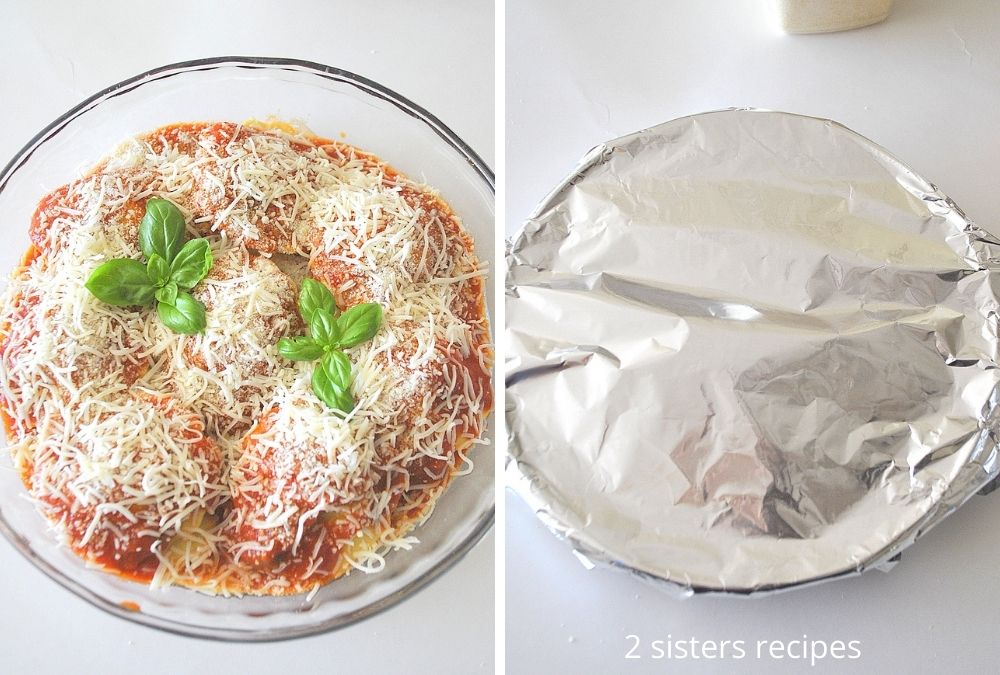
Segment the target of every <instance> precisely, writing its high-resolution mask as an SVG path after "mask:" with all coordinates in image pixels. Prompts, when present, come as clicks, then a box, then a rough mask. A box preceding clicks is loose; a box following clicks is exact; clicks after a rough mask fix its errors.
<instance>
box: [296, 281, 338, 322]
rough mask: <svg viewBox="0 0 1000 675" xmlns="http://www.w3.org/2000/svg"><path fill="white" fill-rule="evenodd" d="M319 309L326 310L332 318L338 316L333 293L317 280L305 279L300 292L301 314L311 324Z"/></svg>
mask: <svg viewBox="0 0 1000 675" xmlns="http://www.w3.org/2000/svg"><path fill="white" fill-rule="evenodd" d="M317 309H325V310H326V311H328V312H330V315H331V316H337V303H336V302H334V300H333V293H331V292H330V289H328V288H327V287H326V286H324V285H323V284H321V283H320V282H318V281H316V280H315V279H309V278H306V279H303V280H302V288H301V289H300V290H299V314H301V315H302V319H303V320H304V321H305V322H306V323H307V324H311V323H312V315H313V312H315V311H316V310H317Z"/></svg>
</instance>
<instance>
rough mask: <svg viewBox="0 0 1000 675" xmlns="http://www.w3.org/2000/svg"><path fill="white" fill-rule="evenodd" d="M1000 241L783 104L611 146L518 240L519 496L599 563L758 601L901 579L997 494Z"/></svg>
mask: <svg viewBox="0 0 1000 675" xmlns="http://www.w3.org/2000/svg"><path fill="white" fill-rule="evenodd" d="M998 265H1000V240H998V239H996V238H995V237H993V236H992V235H990V234H988V233H987V232H985V231H983V230H982V229H980V228H979V227H977V226H976V225H975V224H973V223H972V222H971V221H970V220H969V219H968V218H967V217H966V216H965V214H964V213H962V211H961V210H960V209H959V208H958V207H957V206H956V205H955V204H954V203H953V202H952V201H951V200H950V199H948V197H946V196H945V195H944V194H942V193H941V192H940V191H939V190H938V189H937V188H936V187H935V186H934V185H933V184H931V183H930V182H929V181H927V180H925V179H924V178H922V177H920V176H919V175H917V174H916V173H915V172H913V171H912V170H911V169H909V168H908V167H906V166H905V165H904V164H902V163H901V162H900V161H899V160H897V159H895V158H894V157H892V156H891V155H889V154H888V153H887V152H886V151H885V150H884V149H882V148H881V147H879V146H877V145H875V144H874V143H872V142H871V141H869V140H867V139H865V138H863V137H861V136H859V135H858V134H856V133H854V132H852V131H850V130H848V129H846V128H844V127H843V126H841V125H839V124H836V123H834V122H831V121H829V120H822V119H816V118H810V117H803V116H798V115H791V114H786V113H777V112H764V111H753V110H727V111H720V112H714V113H707V114H703V115H695V116H692V117H686V118H683V119H679V120H675V121H672V122H668V123H666V124H663V125H661V126H657V127H654V128H652V129H649V130H646V131H642V132H639V133H636V134H632V135H630V136H625V137H623V138H619V139H617V140H614V141H610V142H608V143H605V144H604V145H601V146H599V147H597V148H594V149H593V150H592V151H591V152H590V153H588V154H587V155H586V156H585V157H584V159H583V160H582V163H581V164H580V166H579V167H578V169H577V170H576V171H575V172H574V173H573V174H572V175H571V176H570V177H569V178H567V179H566V180H565V181H564V182H563V184H562V185H560V186H559V187H558V188H557V189H556V190H555V191H554V192H552V193H551V194H550V195H549V196H548V197H547V198H546V199H545V201H544V202H543V203H542V204H541V205H540V206H539V207H538V208H537V209H536V211H535V212H534V214H533V215H532V216H531V217H530V218H529V220H528V221H527V223H526V224H525V225H524V227H523V229H522V231H521V232H520V233H519V234H518V235H517V236H516V237H515V238H514V239H513V240H512V241H511V242H510V243H509V244H508V257H507V267H508V273H507V345H508V355H509V356H508V361H507V394H508V399H507V428H508V435H509V453H510V456H509V460H508V467H507V471H508V478H509V483H510V484H511V485H512V486H513V487H514V489H515V490H516V491H517V492H518V493H519V494H520V495H521V496H522V497H523V498H524V499H525V500H526V501H527V502H528V503H529V504H530V506H531V507H532V508H533V509H534V510H535V512H536V513H537V514H538V516H539V517H540V518H541V519H542V520H543V521H544V522H545V523H546V524H547V525H548V526H549V528H550V529H552V530H553V531H554V532H556V533H557V534H558V535H560V536H562V537H564V538H565V539H566V540H568V541H569V542H570V543H571V544H572V546H573V548H574V550H575V551H576V553H577V554H578V557H580V558H581V559H582V560H583V561H584V562H585V563H587V564H606V565H612V566H616V567H622V568H625V569H628V570H630V571H632V572H634V573H636V574H639V575H641V576H643V577H646V578H650V579H654V580H662V581H663V582H666V583H667V584H668V585H670V586H671V587H673V588H675V589H679V590H681V591H682V592H686V593H693V592H730V593H740V594H747V593H760V592H765V591H773V590H777V589H783V588H789V587H793V586H797V585H802V584H806V583H811V582H816V581H820V580H824V579H830V578H834V577H838V576H842V575H846V574H853V573H858V572H861V571H864V570H866V569H868V568H871V567H885V566H886V564H887V563H889V562H890V561H892V560H893V559H894V557H895V556H897V554H898V553H899V551H900V550H902V549H903V548H904V547H906V546H907V545H909V544H910V543H912V542H913V541H914V540H915V539H916V538H917V537H919V536H920V535H921V534H922V533H924V532H926V531H927V530H928V529H929V528H930V527H932V526H933V525H935V524H936V523H938V522H939V521H941V520H942V519H943V518H944V517H945V516H946V515H948V514H949V513H950V512H952V511H953V510H954V509H955V508H956V507H958V506H959V505H961V504H962V503H963V502H964V501H965V500H966V499H968V498H969V497H970V496H972V495H973V494H975V493H976V492H977V491H979V490H981V489H982V488H983V487H984V486H985V485H987V484H988V483H989V482H990V481H991V480H992V479H993V478H995V477H996V476H997V473H998V469H1000V467H998V461H997V459H998V458H997V428H998V420H1000V411H998V406H997V403H998V387H997V384H998V380H1000V375H998V373H1000V371H998V370H997V360H998V291H1000V281H998V276H997V270H998Z"/></svg>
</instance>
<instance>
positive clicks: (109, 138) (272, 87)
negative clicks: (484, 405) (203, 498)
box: [0, 57, 495, 641]
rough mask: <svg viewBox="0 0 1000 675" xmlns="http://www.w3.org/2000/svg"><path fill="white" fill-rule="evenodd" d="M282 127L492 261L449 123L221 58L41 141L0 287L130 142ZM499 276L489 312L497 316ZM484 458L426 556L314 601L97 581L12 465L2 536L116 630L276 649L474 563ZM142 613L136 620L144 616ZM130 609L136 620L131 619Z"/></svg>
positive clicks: (14, 210)
mask: <svg viewBox="0 0 1000 675" xmlns="http://www.w3.org/2000/svg"><path fill="white" fill-rule="evenodd" d="M271 115H273V116H276V117H279V118H281V119H284V120H292V121H300V122H303V123H305V124H306V125H307V126H308V128H309V129H311V130H312V131H313V132H314V133H316V134H318V135H320V136H325V137H328V138H338V139H343V140H345V141H346V142H348V143H352V144H354V145H356V146H358V147H360V148H363V149H365V150H368V151H371V152H374V153H375V154H376V155H378V156H379V157H381V158H382V159H383V160H385V161H386V162H388V163H389V164H391V165H393V166H394V167H396V168H397V169H399V170H401V171H402V172H404V173H406V174H407V175H409V176H411V177H413V178H415V179H418V180H422V181H425V182H426V183H428V184H429V185H432V186H434V187H435V188H437V189H438V190H440V192H441V194H442V196H443V197H444V198H445V200H446V201H448V202H449V203H450V204H451V205H452V207H453V208H454V210H455V211H456V212H457V213H458V215H459V216H461V218H462V219H463V221H464V223H465V226H466V228H467V230H468V231H469V233H470V234H471V235H472V236H473V238H474V239H475V242H476V252H477V254H478V255H479V257H480V259H482V260H483V261H485V262H487V263H491V262H492V260H493V242H494V237H493V221H494V195H493V180H494V179H493V173H492V171H491V170H490V169H489V167H487V166H486V164H485V163H484V162H483V160H482V159H480V158H479V156H478V155H476V153H475V152H474V151H473V150H472V149H471V148H470V147H469V146H468V145H466V144H465V143H464V142H463V141H462V140H461V139H460V138H458V136H456V135H455V133H454V132H452V131H451V130H450V129H449V128H448V127H446V126H445V125H444V124H443V123H442V122H441V121H440V120H439V119H437V118H436V117H434V116H433V115H432V114H430V113H429V112H427V111H426V110H424V109H423V108H421V107H420V106H418V105H416V104H414V103H412V102H411V101H408V100H407V99H405V98H403V97H402V96H400V95H398V94H396V93H394V92H392V91H390V90H389V89H386V88H385V87H383V86H381V85H379V84H377V83H375V82H372V81H371V80H368V79H365V78H363V77H359V76H357V75H354V74H352V73H348V72H345V71H343V70H339V69H337V68H331V67H328V66H323V65H320V64H317V63H309V62H305V61H298V60H292V59H274V58H247V57H220V58H212V59H201V60H198V61H189V62H184V63H178V64H173V65H169V66H164V67H162V68H157V69H155V70H152V71H149V72H147V73H143V74H142V75H138V76H136V77H133V78H131V79H129V80H126V81H124V82H121V83H119V84H116V85H114V86H112V87H109V88H108V89H106V90H104V91H102V92H100V93H98V94H96V95H94V96H92V97H91V98H89V99H87V100H86V101H84V102H83V103H81V104H80V105H78V106H76V107H75V108H73V109H72V110H70V111H69V112H67V113H66V114H64V115H63V116H61V117H60V118H59V119H57V120H56V121H55V122H53V123H52V124H50V125H49V126H47V127H46V128H45V129H43V130H42V131H41V132H40V133H39V134H38V135H37V136H36V137H35V138H33V139H32V140H31V141H30V142H29V143H28V144H27V145H26V146H25V147H24V149H23V150H21V151H20V152H19V153H18V154H17V155H16V156H15V157H14V158H13V159H12V160H11V161H10V163H9V164H7V166H6V167H5V168H4V169H3V171H2V173H0V214H2V215H0V218H2V220H0V232H2V234H3V237H4V240H5V242H6V243H5V245H4V246H3V247H0V269H2V270H3V278H4V279H6V275H7V273H8V272H9V271H10V270H11V269H13V268H14V266H15V265H16V264H17V262H18V260H19V259H20V256H21V254H22V253H23V252H24V251H25V250H26V249H27V247H28V235H27V226H28V222H29V220H30V218H31V214H32V212H33V211H34V209H35V206H36V204H37V202H38V200H39V198H40V197H41V196H42V195H44V194H45V193H46V192H48V191H49V190H52V189H53V188H56V187H58V186H60V185H62V184H64V183H66V182H68V181H69V180H71V179H73V178H74V177H75V176H76V175H77V174H79V173H80V172H82V171H84V170H86V169H87V168H88V167H90V166H91V165H93V164H94V163H95V162H96V161H97V160H98V159H100V158H101V157H102V156H104V155H105V154H107V153H109V152H110V151H111V150H112V149H113V148H114V147H115V146H116V145H117V144H118V143H119V142H121V141H123V140H125V139H126V138H128V137H129V136H132V135H135V134H138V133H140V132H143V131H148V130H150V129H153V128H155V127H158V126H161V125H164V124H168V123H171V122H180V121H196V120H233V121H242V120H245V119H248V118H251V117H255V118H258V119H262V118H265V117H268V116H271ZM493 285H494V279H493V275H492V272H491V274H490V276H489V281H488V283H487V289H486V292H487V299H488V302H489V309H490V314H491V315H492V314H493V306H492V299H493ZM486 438H488V439H490V442H491V445H488V446H480V447H478V448H476V449H474V450H473V452H472V453H471V457H472V459H473V461H474V462H475V469H474V470H473V471H472V473H471V474H469V475H467V476H463V477H459V478H456V480H455V481H454V483H453V484H452V486H451V488H450V489H449V490H448V491H447V492H446V493H445V494H444V496H443V497H442V498H441V500H440V501H439V502H438V504H437V507H436V509H435V511H434V514H433V516H432V517H431V518H430V520H428V521H427V522H426V523H425V524H424V525H423V526H421V527H420V528H418V529H417V530H416V531H415V532H414V534H415V536H417V537H418V538H419V539H420V544H419V545H417V546H415V547H414V548H413V549H412V550H409V551H396V552H393V553H391V554H390V555H389V556H387V560H386V567H385V569H384V570H383V571H381V572H380V573H378V574H372V575H366V574H364V573H362V572H358V571H355V572H353V573H352V574H350V575H349V576H347V577H345V578H342V579H339V580H337V581H335V582H333V583H330V584H327V585H326V586H324V587H323V588H322V589H321V590H320V591H319V592H318V593H317V594H316V595H315V597H313V598H312V599H311V600H308V601H307V600H306V596H304V595H299V596H291V597H279V598H258V597H243V598H221V597H211V596H207V595H202V594H199V593H196V592H193V591H189V590H186V589H181V588H170V589H166V590H151V589H149V588H148V587H146V586H144V585H141V584H137V583H134V582H129V581H125V580H123V579H120V578H118V577H116V576H114V575H111V574H108V573H105V572H101V571H99V570H95V569H91V568H88V567H87V566H86V565H85V564H84V563H83V562H82V561H81V560H80V559H79V558H77V557H76V556H75V555H74V554H73V553H72V552H71V551H70V550H68V549H67V548H64V547H61V546H59V545H58V544H57V540H56V537H55V536H54V534H53V533H52V532H50V531H48V529H47V523H46V522H45V520H44V519H43V518H42V516H41V515H40V514H39V513H37V512H36V510H35V508H34V506H33V505H32V504H31V502H29V501H28V499H26V495H25V490H24V488H23V486H22V485H21V481H20V479H19V477H18V476H17V473H16V472H15V471H14V469H13V465H12V463H11V461H10V457H9V455H8V453H6V452H0V455H2V457H0V532H3V534H4V535H5V536H6V537H7V538H8V539H9V540H10V541H11V543H13V545H14V546H15V547H16V548H17V549H18V550H19V551H20V552H21V553H22V554H23V555H24V556H25V557H27V558H28V559H29V560H30V561H31V562H32V563H34V564H35V565H36V566H37V567H38V568H39V569H41V570H42V571H43V572H44V573H45V574H47V575H48V576H49V577H50V578H52V579H53V580H54V581H55V582H57V583H59V584H61V585H62V586H64V587H65V588H68V589H69V590H71V591H73V592H74V593H76V594H77V595H79V596H80V597H82V598H83V599H85V600H87V601H89V602H90V603H91V604H93V605H95V606H97V607H99V608H101V609H103V610H105V611H108V612H110V613H112V614H115V615H117V616H120V617H123V618H126V619H129V620H131V621H135V622H138V623H141V624H145V625H148V626H153V627H156V628H161V629H164V630H168V631H172V632H175V633H181V634H185V635H194V636H198V637H207V638H217V639H226V640H246V641H251V640H277V639H284V638H291V637H298V636H304V635H310V634H314V633H319V632H322V631H326V630H331V629H334V628H339V627H342V626H346V625H348V624H350V623H353V622H355V621H359V620H361V619H364V618H366V617H369V616H372V615H373V614H375V613H377V612H380V611H382V610H384V609H387V608H389V607H391V606H393V605H395V604H396V603H398V602H400V601H401V600H403V599H404V598H406V597H408V596H410V595H412V594H413V593H415V592H416V591H417V590H419V589H421V588H422V587H424V586H426V585H427V584H428V583H430V582H431V581H432V580H434V579H435V578H436V577H438V576H439V575H440V574H442V573H443V572H445V571H446V570H447V569H448V568H449V567H450V566H451V565H453V564H454V563H455V562H456V561H458V560H459V559H460V558H461V557H462V556H463V555H464V554H465V553H466V552H468V551H469V550H470V549H471V548H472V547H473V546H474V545H475V544H476V542H478V541H479V539H480V538H481V537H482V536H483V535H484V534H485V533H486V532H487V531H488V530H489V528H490V527H491V526H492V524H493V507H494V461H495V460H494V453H493V445H492V443H493V442H494V431H493V425H492V422H491V424H490V425H489V428H488V430H487V434H486ZM135 607H138V609H134V608H135ZM129 608H133V609H129Z"/></svg>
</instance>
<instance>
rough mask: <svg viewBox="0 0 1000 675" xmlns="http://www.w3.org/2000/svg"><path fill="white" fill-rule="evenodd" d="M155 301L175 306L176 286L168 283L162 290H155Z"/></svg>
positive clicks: (170, 282)
mask: <svg viewBox="0 0 1000 675" xmlns="http://www.w3.org/2000/svg"><path fill="white" fill-rule="evenodd" d="M156 301H157V302H163V303H166V304H168V305H175V304H177V284H175V283H174V282H172V281H168V282H167V283H166V284H165V285H164V286H163V287H162V288H157V289H156Z"/></svg>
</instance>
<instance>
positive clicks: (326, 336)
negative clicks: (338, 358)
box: [309, 307, 340, 347]
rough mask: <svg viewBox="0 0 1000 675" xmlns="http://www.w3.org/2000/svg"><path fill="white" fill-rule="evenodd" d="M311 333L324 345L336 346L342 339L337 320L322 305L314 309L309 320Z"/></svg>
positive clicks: (314, 338) (313, 337)
mask: <svg viewBox="0 0 1000 675" xmlns="http://www.w3.org/2000/svg"><path fill="white" fill-rule="evenodd" d="M309 335H310V336H312V339H313V340H315V341H316V342H318V343H319V344H321V345H323V346H324V347H326V346H330V347H335V346H336V345H337V341H338V340H339V339H340V329H339V326H338V323H337V320H336V319H334V318H333V315H332V314H330V312H328V311H327V310H325V309H323V308H322V307H320V308H317V309H315V310H313V313H312V319H311V320H310V321H309Z"/></svg>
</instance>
